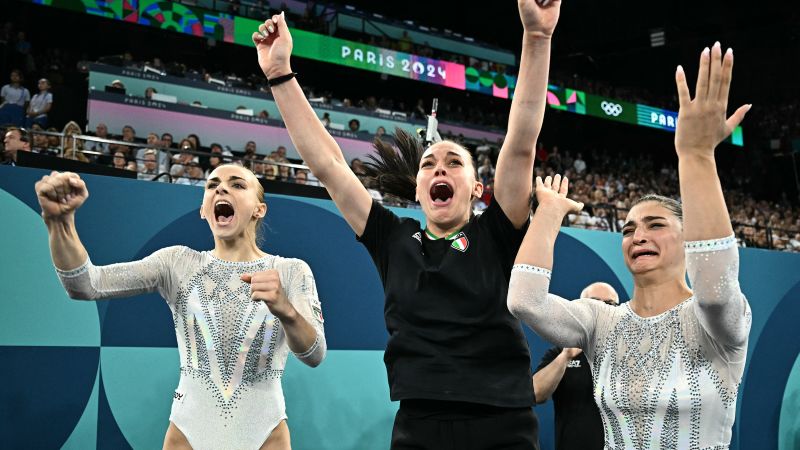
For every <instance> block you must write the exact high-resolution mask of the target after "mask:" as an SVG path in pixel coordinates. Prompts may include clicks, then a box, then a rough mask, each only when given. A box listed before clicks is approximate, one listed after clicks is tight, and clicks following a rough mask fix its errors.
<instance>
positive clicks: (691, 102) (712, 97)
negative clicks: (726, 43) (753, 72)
mask: <svg viewBox="0 0 800 450" xmlns="http://www.w3.org/2000/svg"><path fill="white" fill-rule="evenodd" d="M732 73H733V50H732V49H728V51H727V52H725V55H724V56H723V55H722V48H721V46H720V44H719V42H717V43H715V44H714V46H713V47H712V48H711V49H710V50H709V49H708V48H707V47H706V49H705V50H703V52H702V53H701V54H700V69H699V70H698V73H697V86H696V88H695V93H694V95H695V97H694V99H692V98H691V95H690V93H689V87H688V86H687V84H686V74H685V73H684V71H683V67H681V66H678V70H677V71H676V72H675V83H676V84H677V86H678V100H679V102H680V110H679V111H678V124H677V126H676V129H675V149H676V150H677V152H678V156H679V157H681V156H713V155H714V148H716V146H717V145H718V144H719V143H720V142H722V141H723V140H724V139H725V138H727V137H728V136H730V134H731V133H732V132H733V129H734V128H736V127H737V126H738V125H739V124H740V123H741V122H742V120H743V119H744V115H745V114H746V113H747V111H749V110H750V107H751V106H752V105H743V106H740V107H739V109H737V110H736V112H734V113H733V115H731V116H730V117H727V118H726V114H727V109H728V93H729V91H730V87H731V75H732Z"/></svg>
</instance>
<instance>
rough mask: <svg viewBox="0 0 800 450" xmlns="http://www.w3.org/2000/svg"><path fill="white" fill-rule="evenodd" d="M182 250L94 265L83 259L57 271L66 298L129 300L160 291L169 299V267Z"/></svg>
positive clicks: (170, 288)
mask: <svg viewBox="0 0 800 450" xmlns="http://www.w3.org/2000/svg"><path fill="white" fill-rule="evenodd" d="M181 249H182V247H168V248H163V249H161V250H158V251H156V252H154V253H153V254H151V255H150V256H147V257H145V258H143V259H140V260H138V261H132V262H126V263H119V264H110V265H107V266H95V265H94V264H92V261H91V260H90V259H88V258H87V259H86V262H84V263H83V264H82V265H81V266H80V267H77V268H75V269H72V270H59V269H57V268H56V272H57V273H58V277H59V279H60V280H61V284H62V285H63V286H64V289H65V290H66V291H67V293H68V294H69V296H70V297H71V298H74V299H79V300H102V299H108V298H120V297H130V296H133V295H138V294H144V293H147V292H153V291H155V290H159V292H160V293H161V295H162V297H164V298H171V297H172V296H171V295H170V293H171V292H172V289H173V286H172V285H173V283H172V281H171V280H172V276H171V270H170V269H171V267H172V264H173V263H174V261H175V260H176V258H178V257H179V256H178V253H179V252H180V251H181Z"/></svg>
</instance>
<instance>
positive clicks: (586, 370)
mask: <svg viewBox="0 0 800 450" xmlns="http://www.w3.org/2000/svg"><path fill="white" fill-rule="evenodd" d="M580 298H591V299H595V300H599V301H601V302H603V303H606V304H608V305H613V306H617V305H619V295H617V291H615V290H614V288H613V287H611V286H610V285H608V284H606V283H592V284H590V285H589V286H587V287H586V289H584V290H583V292H581V297H580ZM533 390H534V392H535V393H536V403H544V402H546V401H547V399H548V398H550V397H553V407H554V409H555V415H556V429H555V433H556V450H571V449H581V450H603V445H604V439H603V420H602V419H601V418H600V411H599V410H598V409H597V405H596V404H595V402H594V395H593V394H592V369H591V367H589V361H588V360H587V359H586V356H585V355H584V354H583V351H581V349H579V348H564V349H562V348H560V347H553V348H551V349H550V350H548V351H547V352H546V353H545V354H544V356H543V357H542V361H541V362H540V363H539V367H538V368H537V369H536V373H535V374H534V375H533Z"/></svg>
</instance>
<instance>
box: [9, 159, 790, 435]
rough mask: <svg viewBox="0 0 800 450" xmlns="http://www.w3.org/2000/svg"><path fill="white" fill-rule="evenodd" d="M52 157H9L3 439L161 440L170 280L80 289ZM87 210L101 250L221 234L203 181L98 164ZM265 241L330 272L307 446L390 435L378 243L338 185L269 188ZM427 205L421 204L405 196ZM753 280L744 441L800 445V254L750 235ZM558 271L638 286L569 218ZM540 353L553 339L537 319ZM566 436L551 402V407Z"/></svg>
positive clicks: (86, 224)
mask: <svg viewBox="0 0 800 450" xmlns="http://www.w3.org/2000/svg"><path fill="white" fill-rule="evenodd" d="M45 173H46V172H45V171H42V170H36V169H26V168H20V167H6V166H0V217H2V222H1V223H2V224H3V225H2V233H0V249H2V255H3V256H2V262H0V367H2V370H0V405H2V408H0V447H2V448H4V449H16V448H20V449H21V448H26V449H30V448H36V449H40V448H41V449H44V448H48V449H49V448H65V449H91V448H97V449H123V448H135V449H151V448H153V449H157V448H161V445H162V442H163V436H164V433H165V431H166V427H167V422H168V417H169V411H170V406H171V402H172V393H173V390H174V388H175V387H176V385H177V381H178V351H177V348H176V342H175V335H174V329H173V326H172V319H171V315H170V312H169V309H168V307H167V306H166V304H165V302H164V301H163V300H162V299H161V298H160V297H159V296H158V294H150V295H142V296H139V297H133V298H129V299H118V300H110V301H103V302H96V303H94V302H80V301H73V300H70V299H69V298H68V297H67V295H66V294H65V293H64V291H63V289H62V288H61V285H60V284H59V282H58V278H57V277H56V275H55V272H54V271H53V268H52V263H51V261H50V255H49V250H48V243H47V232H46V229H45V227H44V224H43V223H42V220H41V217H40V215H39V207H38V203H37V201H36V197H35V194H34V190H33V186H34V183H35V182H36V180H38V179H39V178H40V177H41V176H43V175H44V174H45ZM83 178H84V179H85V180H86V183H87V185H88V187H89V191H90V197H89V199H88V201H87V202H86V204H84V206H83V207H82V208H81V209H80V211H79V212H78V215H77V220H76V222H77V226H78V230H79V233H80V236H81V239H82V241H83V243H84V245H85V246H86V248H87V250H88V251H89V254H90V255H91V258H92V261H93V262H94V263H95V264H109V263H113V262H121V261H130V260H134V259H138V258H142V257H144V256H146V255H148V254H150V253H151V252H153V251H155V250H157V249H159V248H162V247H165V246H169V245H176V244H181V245H187V246H190V247H192V248H195V249H199V250H203V249H210V248H212V246H213V240H212V237H211V234H210V232H209V231H208V227H207V225H206V223H205V222H203V221H201V220H200V217H199V212H198V208H199V206H200V202H201V199H202V189H201V188H198V187H189V186H178V185H165V184H161V183H150V182H144V181H137V180H127V179H118V178H108V177H102V176H92V175H84V176H83ZM267 202H268V204H269V213H268V215H267V220H266V222H265V223H266V226H267V230H266V231H267V232H266V240H265V245H264V249H265V250H266V251H268V252H270V253H275V254H279V255H282V256H288V257H297V258H301V259H303V260H305V261H306V262H308V264H309V265H310V266H311V268H312V270H313V271H314V275H315V277H316V281H317V286H318V289H319V292H320V297H321V299H322V302H323V303H322V304H323V311H324V314H325V331H326V335H327V339H328V346H329V353H328V357H327V359H326V360H325V361H324V362H323V363H322V365H321V366H320V367H318V368H316V369H311V368H308V367H305V366H303V365H302V364H299V363H298V362H297V361H296V360H294V359H293V358H292V357H290V359H289V363H288V365H287V370H286V375H285V377H284V390H285V393H286V399H287V413H288V416H289V426H290V429H291V433H292V442H293V446H294V448H296V449H301V450H302V449H336V450H340V449H384V448H388V444H389V437H390V433H391V426H392V422H393V419H394V412H395V411H396V409H397V404H396V403H392V402H390V401H389V392H388V386H387V382H386V372H385V369H384V365H383V349H384V346H385V343H386V336H387V335H386V331H385V327H384V323H383V295H382V289H381V285H380V280H379V278H378V273H377V271H376V269H375V268H374V267H373V265H372V261H371V259H370V258H369V256H368V254H367V252H366V251H365V250H364V248H363V247H362V246H361V245H360V244H358V243H357V242H356V241H355V239H354V236H353V233H352V231H351V230H350V228H349V227H348V226H347V224H346V223H345V221H344V220H343V219H342V217H341V216H340V215H339V213H338V212H337V211H336V208H335V207H334V205H333V203H332V202H330V201H328V200H317V199H309V198H302V197H288V196H281V195H271V194H269V193H267ZM397 211H398V213H400V214H403V215H414V216H416V217H417V218H419V216H420V212H419V211H415V210H397ZM740 254H741V272H740V280H741V284H742V289H743V290H744V292H745V294H746V295H747V297H748V299H749V301H750V304H751V307H752V310H753V328H752V331H751V334H750V345H749V349H748V365H747V368H746V371H745V377H744V380H743V382H742V386H741V389H740V394H739V403H738V407H739V411H738V414H737V421H736V425H735V428H734V440H733V445H732V448H733V449H773V448H778V449H786V450H788V449H795V450H796V449H798V448H800V359H798V353H799V352H800V337H798V336H800V335H799V334H798V331H797V318H798V317H800V255H798V254H785V253H777V252H772V251H766V250H757V249H742V250H741V251H740ZM555 261H556V263H555V268H554V275H553V282H552V286H553V289H554V291H555V292H556V293H558V294H560V295H562V296H565V297H576V296H577V295H578V294H579V292H580V290H581V288H582V287H583V286H585V285H586V284H588V283H590V282H592V281H597V280H603V281H607V282H609V283H611V284H612V285H613V286H614V287H615V288H617V290H618V291H619V292H620V293H621V297H623V298H627V296H628V295H629V294H630V292H631V278H630V275H629V274H628V272H627V270H626V269H625V266H624V263H623V261H622V256H621V253H620V236H619V235H617V234H612V233H605V232H595V231H585V230H577V229H563V230H562V233H561V235H560V237H559V240H558V243H557V246H556V257H555ZM528 339H529V343H530V345H531V352H532V356H533V364H534V366H535V365H537V364H538V361H539V359H540V358H541V356H542V354H543V353H544V351H545V350H546V349H547V348H548V347H549V345H548V344H546V343H545V342H544V341H542V340H541V339H539V338H538V337H537V336H535V335H533V334H532V333H530V332H528ZM536 412H537V413H538V415H539V419H540V427H541V428H540V430H541V431H540V440H541V444H542V449H552V448H553V412H552V406H551V404H549V403H548V404H545V405H540V406H538V407H537V408H536Z"/></svg>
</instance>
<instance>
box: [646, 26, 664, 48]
mask: <svg viewBox="0 0 800 450" xmlns="http://www.w3.org/2000/svg"><path fill="white" fill-rule="evenodd" d="M666 44H667V36H666V34H665V33H664V29H663V28H654V29H652V30H650V46H651V47H663V46H664V45H666Z"/></svg>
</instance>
